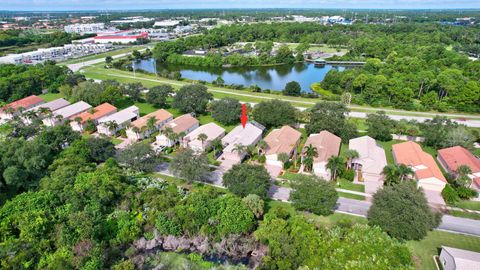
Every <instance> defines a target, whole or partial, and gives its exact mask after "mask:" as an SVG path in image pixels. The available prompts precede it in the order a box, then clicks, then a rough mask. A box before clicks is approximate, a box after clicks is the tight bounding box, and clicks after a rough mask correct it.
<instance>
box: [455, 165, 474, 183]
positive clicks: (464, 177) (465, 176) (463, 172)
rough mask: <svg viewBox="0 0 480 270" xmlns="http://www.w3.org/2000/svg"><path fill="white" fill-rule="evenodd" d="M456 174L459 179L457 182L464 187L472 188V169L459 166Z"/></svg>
mask: <svg viewBox="0 0 480 270" xmlns="http://www.w3.org/2000/svg"><path fill="white" fill-rule="evenodd" d="M456 173H457V177H456V179H455V181H456V182H457V183H458V184H459V185H460V186H462V187H470V185H471V184H472V179H471V178H470V176H469V175H470V174H472V169H471V168H470V167H469V166H467V165H460V166H458V168H457V170H456Z"/></svg>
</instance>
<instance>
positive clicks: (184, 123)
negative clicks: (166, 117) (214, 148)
mask: <svg viewBox="0 0 480 270" xmlns="http://www.w3.org/2000/svg"><path fill="white" fill-rule="evenodd" d="M196 124H198V120H197V119H196V118H195V117H193V116H192V115H190V114H184V115H181V116H179V117H177V118H175V119H173V120H172V121H170V122H169V123H168V124H166V125H165V126H164V128H165V127H169V128H171V129H172V130H173V132H175V133H176V134H180V133H182V132H185V131H187V130H188V129H189V128H190V127H192V126H194V125H196Z"/></svg>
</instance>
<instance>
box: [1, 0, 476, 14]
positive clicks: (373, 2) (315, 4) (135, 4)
mask: <svg viewBox="0 0 480 270" xmlns="http://www.w3.org/2000/svg"><path fill="white" fill-rule="evenodd" d="M186 8H188V9H190V8H368V9H371V8H376V9H461V8H480V0H0V10H52V11H53V10H119V9H186Z"/></svg>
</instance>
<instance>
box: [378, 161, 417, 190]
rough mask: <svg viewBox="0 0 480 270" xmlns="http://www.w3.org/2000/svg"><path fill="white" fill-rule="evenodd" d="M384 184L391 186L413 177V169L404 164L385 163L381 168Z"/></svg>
mask: <svg viewBox="0 0 480 270" xmlns="http://www.w3.org/2000/svg"><path fill="white" fill-rule="evenodd" d="M382 174H383V176H384V177H385V180H384V185H387V186H391V185H395V184H398V183H401V182H403V181H405V180H407V179H411V178H412V177H413V174H414V171H413V170H412V168H410V167H408V166H407V165H405V164H400V165H392V164H391V165H387V166H385V167H384V168H383V170H382Z"/></svg>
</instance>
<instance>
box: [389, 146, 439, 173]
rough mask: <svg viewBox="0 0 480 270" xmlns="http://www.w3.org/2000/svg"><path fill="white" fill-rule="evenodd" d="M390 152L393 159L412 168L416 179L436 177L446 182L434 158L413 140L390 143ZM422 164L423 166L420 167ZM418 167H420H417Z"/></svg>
mask: <svg viewBox="0 0 480 270" xmlns="http://www.w3.org/2000/svg"><path fill="white" fill-rule="evenodd" d="M392 152H393V156H394V158H395V161H396V162H397V163H400V164H405V165H407V166H410V167H417V168H413V169H414V171H415V175H416V177H417V179H419V180H420V179H425V178H432V177H434V178H437V179H438V180H440V181H443V182H447V179H445V177H444V176H443V174H442V171H440V168H439V167H438V165H437V163H436V162H435V159H433V157H432V156H431V155H429V154H427V153H426V152H424V151H423V150H422V148H421V147H420V145H418V144H417V143H415V142H411V141H408V142H404V143H398V144H394V145H392ZM420 166H424V168H422V167H420ZM418 167H420V168H418Z"/></svg>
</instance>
